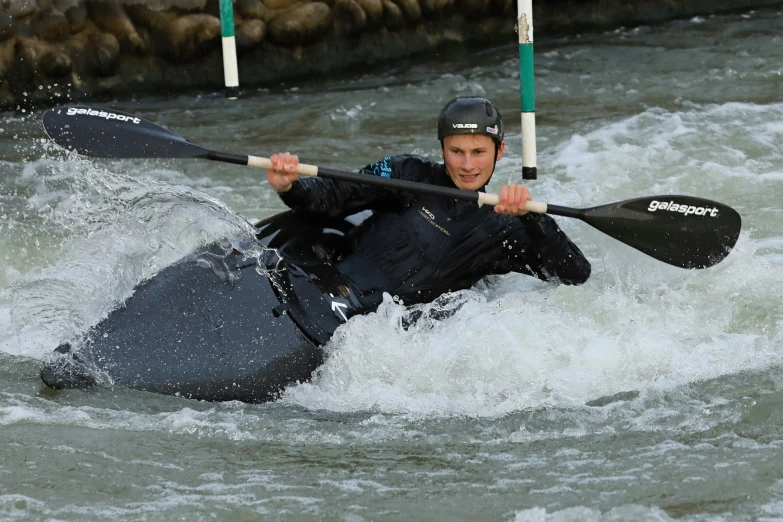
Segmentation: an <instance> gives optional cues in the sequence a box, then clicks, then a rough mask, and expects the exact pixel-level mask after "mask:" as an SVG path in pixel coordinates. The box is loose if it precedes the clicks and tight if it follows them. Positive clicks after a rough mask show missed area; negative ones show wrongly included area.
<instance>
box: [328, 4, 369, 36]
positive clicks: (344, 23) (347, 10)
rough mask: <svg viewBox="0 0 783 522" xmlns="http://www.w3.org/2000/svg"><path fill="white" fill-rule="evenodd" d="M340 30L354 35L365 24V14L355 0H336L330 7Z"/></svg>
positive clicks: (359, 31) (360, 30)
mask: <svg viewBox="0 0 783 522" xmlns="http://www.w3.org/2000/svg"><path fill="white" fill-rule="evenodd" d="M332 11H333V12H334V18H335V20H336V22H337V26H338V27H339V28H340V32H342V33H343V34H345V35H347V36H354V35H357V34H359V33H361V32H362V30H363V29H364V27H365V26H366V25H367V14H366V13H365V12H364V9H362V7H361V6H360V5H359V3H358V2H356V1H355V0H337V1H336V2H335V4H334V7H333V8H332Z"/></svg>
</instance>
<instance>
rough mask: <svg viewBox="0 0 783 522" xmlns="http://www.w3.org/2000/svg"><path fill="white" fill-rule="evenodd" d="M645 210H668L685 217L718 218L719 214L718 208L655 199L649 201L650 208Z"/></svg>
mask: <svg viewBox="0 0 783 522" xmlns="http://www.w3.org/2000/svg"><path fill="white" fill-rule="evenodd" d="M647 210H649V211H650V212H655V211H657V210H668V211H669V212H679V213H680V214H685V215H686V216H691V215H693V216H709V217H718V212H720V210H719V209H718V207H697V206H696V205H688V204H681V203H675V202H674V201H658V200H657V199H654V200H652V201H650V206H648V207H647Z"/></svg>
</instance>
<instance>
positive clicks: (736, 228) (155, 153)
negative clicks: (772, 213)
mask: <svg viewBox="0 0 783 522" xmlns="http://www.w3.org/2000/svg"><path fill="white" fill-rule="evenodd" d="M43 126H44V129H45V131H46V134H47V135H48V136H49V138H51V139H52V141H54V142H55V143H56V144H57V145H59V146H61V147H64V148H66V149H68V150H72V151H74V152H76V153H78V154H81V155H84V156H92V157H97V158H199V159H208V160H213V161H221V162H225V163H234V164H237V165H247V166H250V167H258V168H262V169H271V168H272V161H271V160H270V159H269V158H262V157H258V156H248V155H242V154H231V153H226V152H219V151H214V150H209V149H206V148H204V147H200V146H199V145H196V144H194V143H191V142H189V141H187V140H186V139H185V138H183V137H181V136H178V135H176V134H174V133H173V132H171V131H169V130H167V129H164V128H163V127H161V126H159V125H157V124H155V123H152V122H151V121H149V120H145V119H144V118H140V117H138V116H134V115H132V114H128V113H126V112H120V111H116V110H112V109H101V108H92V107H85V106H73V107H57V108H54V109H50V110H48V111H46V112H45V113H44V116H43ZM298 172H299V174H303V175H306V176H320V177H323V178H330V179H336V180H341V181H353V182H357V183H364V184H367V185H377V186H382V187H386V188H390V189H396V190H404V191H410V192H420V193H423V194H430V195H436V196H443V197H447V198H454V199H462V200H467V201H473V202H476V203H478V205H479V206H481V205H497V204H498V203H499V202H500V199H499V197H498V195H497V194H486V193H484V192H473V191H469V190H460V189H457V188H449V187H439V186H435V185H429V184H427V183H417V182H414V181H405V180H399V179H392V178H384V177H381V176H372V175H367V174H358V173H355V172H346V171H340V170H334V169H328V168H319V167H317V166H315V165H307V164H303V163H300V164H299V168H298ZM525 209H526V210H528V211H531V212H539V213H548V214H553V215H556V216H564V217H570V218H576V219H581V220H582V221H584V222H585V223H587V224H589V225H591V226H593V227H595V228H597V229H598V230H600V231H601V232H603V233H605V234H607V235H609V236H611V237H613V238H615V239H617V240H618V241H621V242H623V243H625V244H626V245H628V246H630V247H633V248H635V249H637V250H639V251H641V252H644V253H645V254H647V255H649V256H651V257H654V258H655V259H658V260H660V261H663V262H664V263H668V264H670V265H674V266H678V267H682V268H706V267H709V266H712V265H715V264H716V263H718V262H720V261H722V260H723V259H724V258H725V257H726V256H727V255H728V254H729V252H730V251H731V249H732V248H733V247H734V245H735V244H736V243H737V239H738V238H739V233H740V229H741V227H742V218H741V217H740V215H739V214H738V213H737V211H736V210H734V209H733V208H731V207H729V206H727V205H724V204H722V203H717V202H715V201H710V200H708V199H702V198H696V197H693V196H677V195H664V196H647V197H642V198H635V199H629V200H625V201H620V202H617V203H611V204H609V205H602V206H598V207H592V208H586V209H574V208H569V207H561V206H557V205H548V204H546V203H541V202H534V201H528V202H527V204H526V205H525Z"/></svg>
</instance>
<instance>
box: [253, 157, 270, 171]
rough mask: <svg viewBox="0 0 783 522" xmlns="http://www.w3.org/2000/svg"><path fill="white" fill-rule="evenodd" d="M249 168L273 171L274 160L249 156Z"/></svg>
mask: <svg viewBox="0 0 783 522" xmlns="http://www.w3.org/2000/svg"><path fill="white" fill-rule="evenodd" d="M247 166H248V167H256V168H258V169H271V168H272V160H271V159H269V158H262V157H260V156H248V157H247Z"/></svg>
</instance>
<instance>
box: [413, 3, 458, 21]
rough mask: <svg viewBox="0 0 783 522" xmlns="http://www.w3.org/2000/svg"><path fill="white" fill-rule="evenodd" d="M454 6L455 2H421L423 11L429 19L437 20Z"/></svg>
mask: <svg viewBox="0 0 783 522" xmlns="http://www.w3.org/2000/svg"><path fill="white" fill-rule="evenodd" d="M453 6H454V0H421V11H422V13H423V14H424V15H426V16H427V17H428V18H436V17H439V16H441V15H443V14H444V13H446V11H448V10H451V9H452V7H453Z"/></svg>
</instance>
